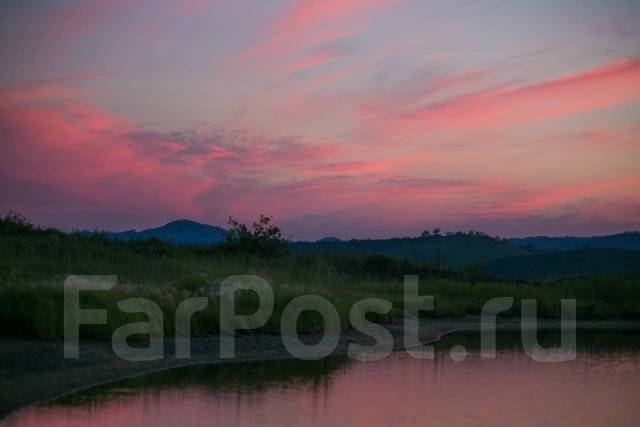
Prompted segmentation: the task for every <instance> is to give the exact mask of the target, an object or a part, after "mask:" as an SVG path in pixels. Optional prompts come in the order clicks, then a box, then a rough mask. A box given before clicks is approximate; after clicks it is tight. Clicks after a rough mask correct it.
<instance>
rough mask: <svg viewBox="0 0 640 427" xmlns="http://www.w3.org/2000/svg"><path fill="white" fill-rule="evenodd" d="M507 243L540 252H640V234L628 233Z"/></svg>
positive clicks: (511, 240)
mask: <svg viewBox="0 0 640 427" xmlns="http://www.w3.org/2000/svg"><path fill="white" fill-rule="evenodd" d="M507 243H509V244H510V245H514V246H520V247H527V248H531V249H535V250H539V251H571V250H576V249H588V248H594V249H595V248H612V249H632V250H640V232H638V231H627V232H625V233H620V234H612V235H609V236H593V237H572V236H566V237H547V236H537V237H523V238H512V239H507Z"/></svg>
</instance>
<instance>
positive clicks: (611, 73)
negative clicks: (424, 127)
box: [403, 59, 640, 127]
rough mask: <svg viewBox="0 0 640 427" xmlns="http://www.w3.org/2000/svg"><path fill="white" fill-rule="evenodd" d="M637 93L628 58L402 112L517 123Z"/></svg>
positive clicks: (639, 68) (472, 122)
mask: <svg viewBox="0 0 640 427" xmlns="http://www.w3.org/2000/svg"><path fill="white" fill-rule="evenodd" d="M639 94H640V60H639V59H627V60H622V61H617V62H613V63H610V64H606V65H604V66H601V67H598V68H595V69H592V70H589V71H585V72H581V73H576V74H573V75H569V76H565V77H560V78H557V79H552V80H548V81H544V82H542V83H537V84H532V85H526V86H516V87H508V86H507V87H498V88H491V89H488V90H482V91H478V92H475V93H471V94H468V95H463V96H460V97H458V98H454V99H451V100H448V101H443V102H441V103H437V104H431V105H427V106H426V107H424V108H421V109H417V110H415V111H412V112H409V113H407V114H405V115H404V117H403V118H405V119H407V120H416V121H421V122H429V123H437V124H438V125H440V126H442V125H455V126H460V125H463V126H472V127H476V126H477V127H486V126H497V125H505V124H517V123H523V122H527V121H532V120H538V119H543V118H548V117H555V116H560V115H566V114H572V113H577V112H581V111H588V110H594V109H599V108H605V107H608V106H611V105H616V104H619V103H622V102H626V101H629V100H632V99H635V98H637V97H638V95H639Z"/></svg>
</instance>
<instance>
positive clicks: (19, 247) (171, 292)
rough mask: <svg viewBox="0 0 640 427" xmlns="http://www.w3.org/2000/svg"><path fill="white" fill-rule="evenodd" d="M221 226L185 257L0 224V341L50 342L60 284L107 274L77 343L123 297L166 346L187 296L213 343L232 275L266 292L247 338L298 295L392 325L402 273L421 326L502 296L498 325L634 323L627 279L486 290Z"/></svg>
mask: <svg viewBox="0 0 640 427" xmlns="http://www.w3.org/2000/svg"><path fill="white" fill-rule="evenodd" d="M230 225H231V232H230V233H229V236H228V237H227V239H226V241H225V242H224V244H221V245H218V246H202V245H191V246H189V245H175V244H171V243H168V242H166V241H162V240H158V239H147V240H139V239H132V240H129V241H119V240H114V239H112V238H109V237H108V236H105V235H104V234H100V233H93V234H86V233H70V234H69V233H63V232H61V231H58V230H54V229H41V228H38V227H35V226H33V225H31V224H30V223H29V222H28V221H27V220H25V219H24V218H22V217H20V216H19V215H15V214H9V215H7V216H5V217H4V218H2V219H0V334H5V335H7V334H12V335H21V336H28V337H34V338H39V339H60V338H61V337H62V306H63V304H62V301H63V287H62V284H63V281H64V279H65V277H66V276H67V275H68V274H116V275H118V278H119V284H118V285H117V286H116V287H115V288H114V289H113V290H111V291H108V292H106V291H102V292H84V293H83V294H82V296H81V305H82V307H83V308H92V307H93V308H106V309H107V310H108V322H109V323H108V324H107V325H98V326H83V327H82V328H81V336H83V337H85V338H91V339H109V338H110V337H111V334H112V332H113V330H114V329H115V328H116V327H117V326H120V325H122V324H124V323H128V322H132V321H137V320H138V319H141V316H138V315H135V314H125V313H122V312H121V311H119V310H118V308H117V307H116V303H117V302H118V301H120V300H122V299H126V298H132V297H144V298H149V299H151V300H153V301H155V302H156V303H158V304H159V305H160V307H161V308H162V309H163V312H164V313H165V322H164V328H165V332H166V333H167V334H169V335H170V334H172V333H173V327H174V320H173V316H174V314H175V308H176V306H177V304H179V303H180V302H181V301H182V300H184V299H185V298H187V297H190V296H207V297H209V301H210V302H209V306H208V307H207V308H206V309H205V310H204V311H202V312H198V313H196V314H195V316H194V317H193V325H192V332H193V333H194V334H195V335H207V334H216V333H218V324H219V316H218V307H219V297H218V292H219V288H220V283H221V281H222V280H223V279H224V278H226V277H228V276H229V275H233V274H256V275H259V276H261V277H263V278H265V279H266V280H268V281H269V282H270V283H271V285H272V286H273V289H274V295H275V298H276V303H275V308H274V315H273V316H272V318H271V320H270V321H269V322H268V323H267V324H266V325H265V326H264V327H262V328H261V329H260V330H259V331H257V332H260V333H277V332H278V331H279V319H280V317H281V312H282V310H283V308H284V307H285V306H286V304H287V303H288V302H289V301H291V300H292V299H293V298H295V297H296V296H299V295H304V294H315V295H320V296H323V297H325V298H327V299H329V300H330V301H331V302H332V303H333V304H334V305H335V306H336V308H337V310H338V312H339V314H340V317H341V322H342V326H343V328H348V322H347V319H348V317H349V310H350V308H351V306H352V305H353V304H354V303H355V302H356V301H358V300H360V299H363V298H370V297H377V298H385V299H387V300H389V301H391V302H392V303H393V309H392V310H391V312H389V313H387V314H385V315H376V316H375V317H372V320H374V321H378V322H392V321H393V320H394V319H398V318H399V317H400V316H401V314H402V309H403V306H402V296H403V276H404V275H405V274H419V275H420V287H421V289H420V290H421V294H423V295H434V296H435V310H434V311H431V312H425V313H424V315H425V316H438V317H443V316H461V315H465V314H479V313H480V310H481V308H482V306H483V305H484V304H485V303H486V302H487V301H488V300H489V299H491V298H494V297H502V296H512V297H514V298H515V300H516V304H515V305H514V307H513V308H512V310H511V311H510V312H507V313H505V315H515V316H517V315H519V314H520V310H519V301H520V300H521V299H523V298H534V299H536V300H537V301H538V311H539V315H540V316H541V317H556V316H558V315H559V308H560V298H576V299H577V304H578V316H579V317H580V318H594V319H595V318H597V319H601V318H640V275H638V274H606V275H594V276H589V277H581V278H573V279H565V280H559V281H554V282H524V281H519V282H516V281H507V280H494V279H490V278H488V277H486V276H484V275H483V273H482V270H481V269H480V268H479V267H478V266H471V267H467V268H466V269H462V270H460V271H456V272H452V271H448V270H446V269H444V268H443V267H442V265H440V264H439V263H437V262H426V261H425V262H420V263H416V262H412V261H409V260H406V259H401V258H396V257H390V256H384V255H380V254H367V253H366V252H365V253H358V252H356V251H328V252H323V251H311V252H298V253H297V254H290V253H288V252H287V250H286V245H284V241H283V239H282V235H281V233H280V231H279V230H278V229H277V227H274V226H273V225H272V224H271V219H270V218H268V217H261V218H260V219H258V221H256V223H255V224H254V225H253V227H252V229H249V228H248V227H245V226H243V225H242V224H240V223H237V222H234V221H232V222H231V224H230ZM441 237H442V238H446V236H441ZM468 237H470V238H471V237H473V238H477V236H468ZM428 238H429V239H430V238H433V236H431V237H428ZM255 299H256V298H255V294H253V293H252V292H246V293H241V294H240V295H239V298H238V299H237V304H238V307H237V308H236V309H237V311H239V312H242V311H246V312H250V311H251V310H252V308H253V307H255ZM298 328H299V330H300V332H302V333H309V334H313V333H318V332H321V330H322V325H321V322H320V321H319V319H318V316H317V313H313V312H305V313H303V315H302V316H301V318H300V321H299V323H298Z"/></svg>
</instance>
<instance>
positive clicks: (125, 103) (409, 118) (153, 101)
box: [0, 0, 640, 239]
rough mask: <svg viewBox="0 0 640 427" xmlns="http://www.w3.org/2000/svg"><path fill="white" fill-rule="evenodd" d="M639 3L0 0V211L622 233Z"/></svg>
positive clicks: (627, 215) (342, 231)
mask: <svg viewBox="0 0 640 427" xmlns="http://www.w3.org/2000/svg"><path fill="white" fill-rule="evenodd" d="M639 23H640V2H638V1H635V0H617V1H602V0H575V1H569V0H567V1H541V0H531V1H471V0H466V1H430V0H368V1H365V0H182V1H169V0H140V1H136V0H62V1H60V0H57V1H54V0H46V1H45V0H40V1H36V0H2V2H0V60H1V67H0V211H3V212H6V211H7V210H9V209H11V210H14V211H17V212H20V213H22V214H23V215H25V216H27V217H29V218H31V219H32V220H33V221H34V222H36V223H37V224H40V225H50V226H56V227H60V228H63V229H67V230H69V229H74V228H75V229H78V228H88V229H93V228H98V229H110V230H123V229H131V228H138V229H140V228H148V227H152V226H157V225H160V224H162V223H164V222H167V221H170V220H173V219H178V218H189V219H193V220H197V221H201V222H206V223H210V224H216V225H221V226H224V225H225V224H226V219H227V217H228V216H229V215H232V216H234V217H238V218H239V219H241V220H244V221H250V220H252V219H253V218H255V217H256V216H257V215H258V214H260V213H264V214H269V215H274V216H275V221H276V223H277V224H279V225H281V226H282V228H283V230H284V232H285V235H286V236H287V237H292V238H295V239H315V238H320V237H324V236H330V235H332V236H337V237H342V238H352V237H390V236H403V235H417V234H419V233H420V232H421V231H422V230H423V229H425V228H429V229H432V228H434V227H440V228H442V229H443V230H445V231H446V230H478V231H485V232H488V233H490V234H499V235H502V236H522V235H537V234H552V235H564V234H577V235H593V234H604V233H612V232H620V231H624V230H634V229H640V24H639Z"/></svg>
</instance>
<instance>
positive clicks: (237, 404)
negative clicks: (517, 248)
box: [0, 331, 640, 427]
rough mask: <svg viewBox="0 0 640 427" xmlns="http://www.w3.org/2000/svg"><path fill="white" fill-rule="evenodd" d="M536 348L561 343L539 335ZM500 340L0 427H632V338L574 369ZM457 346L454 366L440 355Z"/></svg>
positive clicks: (247, 370)
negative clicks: (487, 354) (431, 355)
mask: <svg viewBox="0 0 640 427" xmlns="http://www.w3.org/2000/svg"><path fill="white" fill-rule="evenodd" d="M542 338H543V341H544V342H545V343H546V344H551V345H552V344H553V343H559V335H558V334H556V333H544V334H543V336H542ZM518 342H519V336H518V334H514V333H500V334H499V335H498V348H499V351H498V355H497V358H496V359H492V360H488V359H481V358H480V357H479V355H478V353H477V349H478V345H479V338H478V336H477V335H476V334H453V335H451V336H450V337H448V338H447V339H445V340H444V341H443V342H441V343H439V344H438V348H437V351H436V358H435V360H416V359H413V358H412V357H411V356H409V355H408V354H406V353H404V352H399V353H394V354H393V355H392V356H390V357H389V358H387V359H386V360H383V361H378V362H369V363H363V362H355V361H350V360H348V359H346V358H332V359H327V360H324V361H318V362H302V361H286V362H269V363H267V362H265V363H252V364H239V365H227V366H214V367H198V368H187V369H180V370H175V371H171V372H164V373H158V374H153V375H149V376H147V377H144V378H139V379H133V380H127V381H121V382H118V383H116V384H113V385H109V386H104V387H99V388H96V389H94V390H91V391H88V392H84V393H80V394H78V395H75V396H72V397H70V398H66V399H64V400H61V401H57V402H54V403H52V404H48V405H41V406H34V407H31V408H28V409H26V410H24V411H21V412H19V413H17V414H15V415H14V416H12V417H11V418H9V419H7V420H5V422H4V423H0V424H1V425H2V426H15V427H18V426H45V425H46V426H51V427H56V426H83V427H86V426H167V427H176V426H300V425H302V426H367V427H372V426H396V425H397V426H410V425H421V426H422V425H424V426H481V427H488V426H509V427H512V426H540V425H547V426H578V425H579V426H587V427H588V426H608V427H614V426H636V425H638V419H640V337H639V333H638V332H636V331H580V332H579V334H578V347H579V348H578V357H577V359H576V360H575V361H571V362H564V363H547V364H543V363H538V362H535V361H533V360H531V359H529V358H528V357H527V355H526V354H524V353H523V352H522V351H521V350H520V348H519V346H518V345H517V343H518ZM453 345H464V346H465V347H466V348H467V349H468V350H469V355H468V357H467V358H466V360H465V361H464V362H460V363H456V362H454V361H452V358H451V356H450V352H449V350H450V349H451V347H452V346H453Z"/></svg>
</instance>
